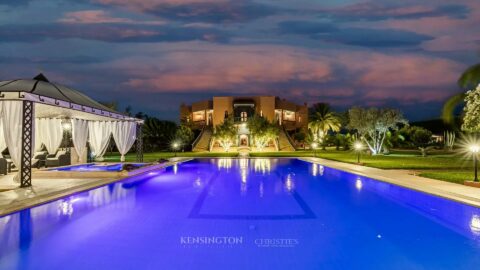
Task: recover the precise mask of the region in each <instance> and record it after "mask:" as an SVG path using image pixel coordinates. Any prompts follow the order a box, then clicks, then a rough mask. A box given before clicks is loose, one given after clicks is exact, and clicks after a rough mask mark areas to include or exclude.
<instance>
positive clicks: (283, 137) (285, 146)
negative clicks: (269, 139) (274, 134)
mask: <svg viewBox="0 0 480 270" xmlns="http://www.w3.org/2000/svg"><path fill="white" fill-rule="evenodd" d="M278 151H285V152H288V151H291V152H293V151H295V147H293V145H292V143H291V142H290V138H289V137H288V134H287V131H285V129H281V130H280V133H279V134H278Z"/></svg>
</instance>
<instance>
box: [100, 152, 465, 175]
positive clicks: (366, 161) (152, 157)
mask: <svg viewBox="0 0 480 270" xmlns="http://www.w3.org/2000/svg"><path fill="white" fill-rule="evenodd" d="M314 155H316V156H317V157H320V158H324V159H329V160H335V161H340V162H346V163H356V162H357V154H356V153H355V152H353V151H338V150H335V149H327V150H326V151H325V150H318V151H316V153H314V152H313V151H309V150H300V151H295V152H253V153H250V156H251V157H313V156H314ZM174 156H175V153H174V152H154V153H145V154H144V160H145V161H147V162H152V161H157V160H159V159H166V158H171V157H174ZM177 156H179V157H236V156H238V153H221V152H178V153H177ZM105 160H106V161H112V162H113V161H120V156H119V155H118V153H110V154H107V155H106V156H105ZM126 160H127V161H130V162H133V161H135V153H132V154H128V155H127V156H126ZM360 160H361V162H362V163H363V165H365V166H368V167H374V168H379V169H402V170H416V171H418V174H419V175H420V176H423V177H428V178H433V179H438V180H442V181H448V182H452V183H463V182H464V181H465V180H469V179H473V165H472V161H471V159H465V158H464V157H462V156H460V155H456V154H452V153H447V152H444V151H432V152H431V154H430V155H428V156H427V157H422V156H421V155H420V154H419V152H418V151H416V150H397V151H392V152H391V154H389V155H377V156H370V155H366V154H362V155H361V159H360Z"/></svg>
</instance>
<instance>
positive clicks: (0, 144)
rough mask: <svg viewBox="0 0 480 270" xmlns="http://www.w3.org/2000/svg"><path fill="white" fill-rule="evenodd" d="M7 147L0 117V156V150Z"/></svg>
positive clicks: (0, 152)
mask: <svg viewBox="0 0 480 270" xmlns="http://www.w3.org/2000/svg"><path fill="white" fill-rule="evenodd" d="M5 148H7V143H6V142H5V136H4V135H3V121H2V118H1V117H0V157H2V152H3V150H5Z"/></svg>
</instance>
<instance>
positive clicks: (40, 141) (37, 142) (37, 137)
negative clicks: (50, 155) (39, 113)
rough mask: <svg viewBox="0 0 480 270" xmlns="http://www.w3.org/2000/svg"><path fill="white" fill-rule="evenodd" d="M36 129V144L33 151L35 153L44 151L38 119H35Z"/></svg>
mask: <svg viewBox="0 0 480 270" xmlns="http://www.w3.org/2000/svg"><path fill="white" fill-rule="evenodd" d="M35 127H37V128H36V129H35V143H34V144H33V145H34V147H33V149H34V150H35V151H40V150H41V149H42V140H41V138H40V128H39V125H38V118H35Z"/></svg>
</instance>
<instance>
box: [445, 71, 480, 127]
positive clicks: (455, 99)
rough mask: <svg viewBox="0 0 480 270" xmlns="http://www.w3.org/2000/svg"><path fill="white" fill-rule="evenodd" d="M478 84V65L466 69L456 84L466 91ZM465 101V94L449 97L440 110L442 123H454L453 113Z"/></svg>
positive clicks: (479, 72) (479, 77) (479, 79)
mask: <svg viewBox="0 0 480 270" xmlns="http://www.w3.org/2000/svg"><path fill="white" fill-rule="evenodd" d="M479 83H480V63H479V64H475V65H473V66H470V67H469V68H467V69H466V70H465V71H464V72H463V73H462V75H460V78H458V81H457V84H458V86H460V87H461V88H462V89H468V88H471V87H475V86H477V85H478V84H479ZM464 99H465V93H463V92H462V93H458V94H456V95H454V96H452V97H450V98H449V99H448V100H447V101H446V102H445V104H444V105H443V109H442V118H443V121H444V122H445V123H447V124H453V123H454V111H455V109H456V108H457V107H458V105H460V104H461V103H463V101H464Z"/></svg>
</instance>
